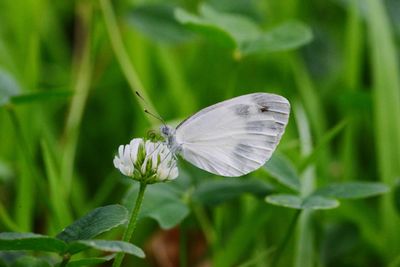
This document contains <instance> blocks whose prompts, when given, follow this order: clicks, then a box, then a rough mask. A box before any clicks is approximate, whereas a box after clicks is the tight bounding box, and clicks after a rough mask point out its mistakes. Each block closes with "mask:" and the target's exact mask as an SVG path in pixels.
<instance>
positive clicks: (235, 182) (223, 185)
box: [192, 178, 273, 205]
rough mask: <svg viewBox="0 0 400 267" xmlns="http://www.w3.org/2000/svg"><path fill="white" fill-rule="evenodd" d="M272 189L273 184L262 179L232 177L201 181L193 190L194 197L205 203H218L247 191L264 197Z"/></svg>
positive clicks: (194, 199)
mask: <svg viewBox="0 0 400 267" xmlns="http://www.w3.org/2000/svg"><path fill="white" fill-rule="evenodd" d="M272 191H273V188H272V186H271V185H269V184H268V183H265V182H263V181H260V180H255V179H242V178H231V179H223V180H211V181H207V182H203V183H201V184H200V185H199V186H198V187H197V188H196V190H195V191H194V192H193V194H192V199H193V201H195V202H200V203H201V204H203V205H218V204H221V203H223V202H227V201H230V200H232V199H234V198H237V197H239V196H241V195H243V194H245V193H250V194H251V195H254V196H258V197H262V196H265V195H267V194H269V193H271V192H272Z"/></svg>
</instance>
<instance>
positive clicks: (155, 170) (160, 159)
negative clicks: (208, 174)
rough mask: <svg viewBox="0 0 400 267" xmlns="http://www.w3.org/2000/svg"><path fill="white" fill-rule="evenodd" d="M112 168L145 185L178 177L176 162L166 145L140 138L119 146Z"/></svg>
mask: <svg viewBox="0 0 400 267" xmlns="http://www.w3.org/2000/svg"><path fill="white" fill-rule="evenodd" d="M114 166H115V168H117V169H118V170H119V171H120V172H121V173H122V174H123V175H126V176H129V177H131V178H133V179H135V180H138V181H141V182H145V183H147V184H151V183H156V182H163V181H168V180H173V179H175V178H176V177H178V168H177V166H176V160H175V158H174V155H173V153H172V152H171V151H170V150H169V148H168V147H167V145H166V144H164V143H162V142H151V141H149V140H147V141H145V140H143V139H141V138H134V139H132V141H131V142H130V143H129V144H127V145H120V146H119V148H118V155H117V156H115V157H114Z"/></svg>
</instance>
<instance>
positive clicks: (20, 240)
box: [0, 233, 67, 252]
mask: <svg viewBox="0 0 400 267" xmlns="http://www.w3.org/2000/svg"><path fill="white" fill-rule="evenodd" d="M66 247H67V246H66V244H65V242H63V241H62V240H59V239H57V238H54V237H49V236H44V235H38V234H33V233H0V250H36V251H50V252H63V251H64V250H65V249H66Z"/></svg>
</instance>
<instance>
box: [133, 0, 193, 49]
mask: <svg viewBox="0 0 400 267" xmlns="http://www.w3.org/2000/svg"><path fill="white" fill-rule="evenodd" d="M127 19H128V21H129V22H130V23H131V24H132V27H133V28H134V29H137V30H139V31H141V32H143V33H144V34H146V35H147V36H149V37H150V38H152V39H153V40H156V41H161V42H167V43H181V42H184V41H187V40H190V39H191V38H192V37H193V34H192V33H191V32H190V31H188V30H186V29H185V27H184V26H182V25H181V24H179V23H178V22H177V21H176V20H175V18H174V7H173V6H172V5H156V4H151V5H141V6H138V7H136V8H134V9H132V10H131V12H129V14H128V17H127Z"/></svg>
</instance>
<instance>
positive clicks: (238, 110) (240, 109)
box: [233, 104, 250, 116]
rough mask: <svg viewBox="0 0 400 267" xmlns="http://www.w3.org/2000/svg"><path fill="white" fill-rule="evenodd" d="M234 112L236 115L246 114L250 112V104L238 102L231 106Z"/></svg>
mask: <svg viewBox="0 0 400 267" xmlns="http://www.w3.org/2000/svg"><path fill="white" fill-rule="evenodd" d="M233 108H234V110H235V114H236V115H238V116H247V115H249V114H250V106H249V105H244V104H238V105H235V106H233Z"/></svg>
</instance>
